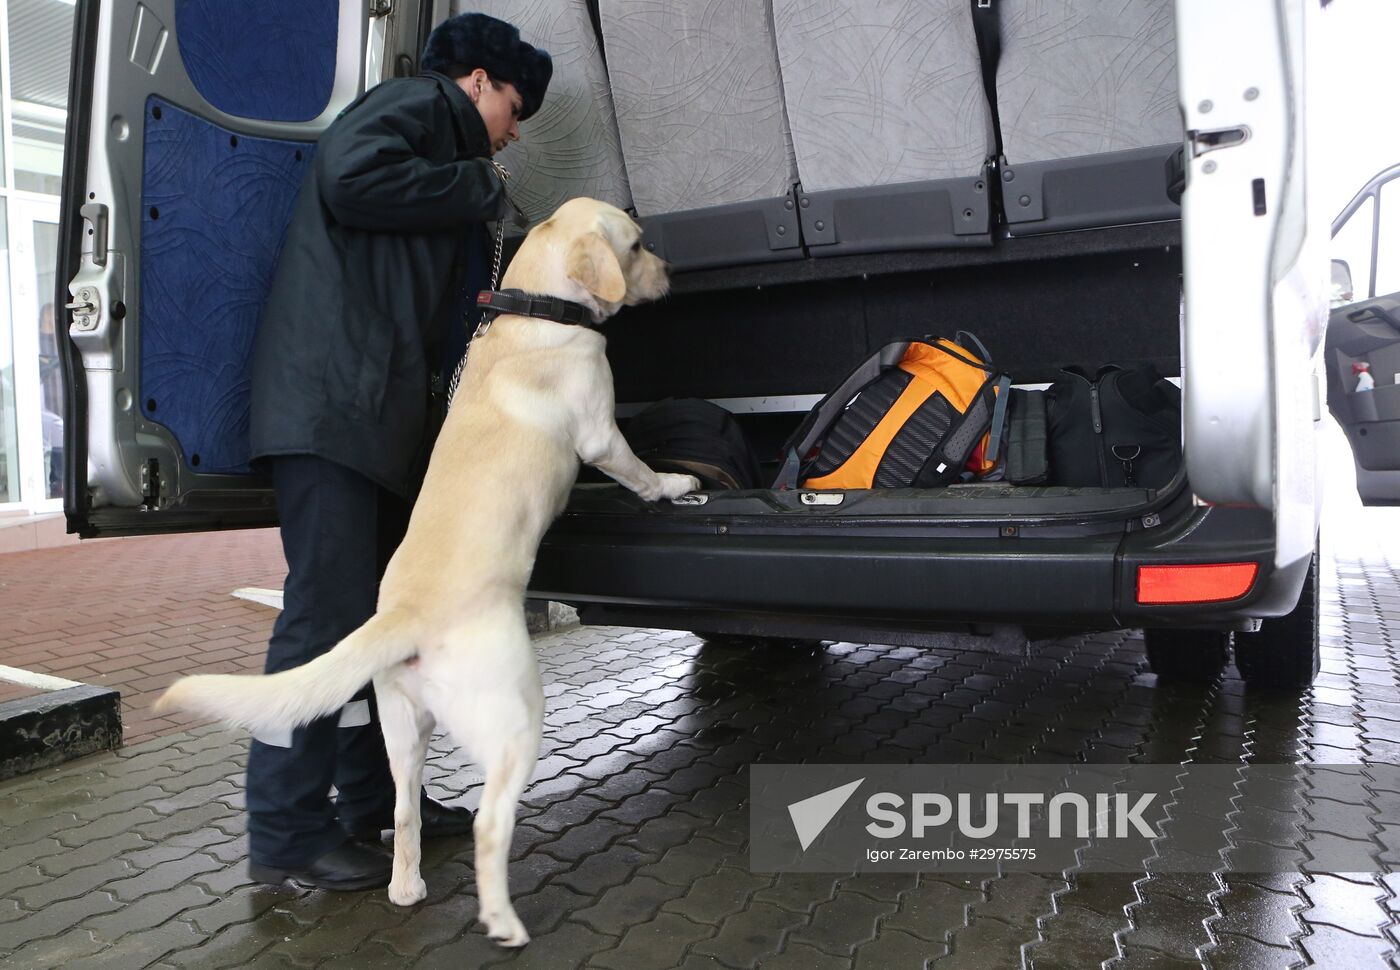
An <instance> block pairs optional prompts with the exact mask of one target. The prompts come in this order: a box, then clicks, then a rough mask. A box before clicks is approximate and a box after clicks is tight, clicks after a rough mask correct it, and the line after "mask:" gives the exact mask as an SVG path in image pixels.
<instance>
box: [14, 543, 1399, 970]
mask: <svg viewBox="0 0 1400 970" xmlns="http://www.w3.org/2000/svg"><path fill="white" fill-rule="evenodd" d="M1357 523H1359V525H1358V524H1357ZM1396 524H1397V519H1396V518H1395V517H1393V516H1391V517H1380V518H1358V519H1356V520H1355V522H1353V523H1352V524H1351V526H1348V527H1347V528H1344V529H1342V530H1341V532H1340V533H1334V535H1336V534H1339V535H1340V536H1341V537H1342V538H1344V539H1346V541H1345V542H1340V543H1338V542H1334V543H1333V544H1331V545H1329V546H1328V550H1327V551H1328V554H1327V555H1326V557H1325V564H1324V571H1323V584H1324V591H1325V592H1324V614H1325V620H1324V627H1323V644H1324V654H1323V672H1322V675H1321V677H1320V678H1319V679H1318V683H1317V686H1316V687H1315V688H1314V689H1313V690H1311V691H1308V692H1306V693H1304V694H1303V695H1301V696H1299V697H1294V698H1287V697H1278V696H1273V697H1268V696H1262V695H1258V694H1257V693H1254V692H1250V691H1247V690H1246V689H1245V688H1244V685H1243V683H1242V682H1241V681H1240V679H1239V677H1238V674H1237V672H1236V671H1235V670H1234V669H1233V668H1230V669H1229V670H1228V671H1227V673H1226V675H1225V676H1224V677H1223V678H1222V679H1220V680H1219V681H1218V682H1216V683H1215V684H1213V685H1209V686H1204V687H1187V686H1176V685H1168V684H1163V683H1159V682H1158V681H1157V678H1156V677H1155V676H1154V675H1153V674H1151V673H1149V672H1148V670H1147V665H1146V661H1145V657H1144V653H1143V643H1142V639H1141V636H1140V634H1138V633H1137V632H1134V631H1127V632H1119V633H1111V634H1098V635H1093V636H1080V637H1071V638H1066V639H1062V640H1056V641H1053V642H1042V643H1036V644H1034V645H1032V647H1031V649H1030V650H1029V651H1028V652H1027V653H1026V654H1024V655H1022V654H1015V655H1008V654H1005V653H998V652H994V651H988V650H985V649H982V648H978V647H976V646H975V645H968V644H966V643H963V644H957V645H950V646H944V647H935V648H928V649H910V648H894V647H886V646H880V645H870V644H856V643H824V644H821V645H819V646H812V645H794V644H781V643H768V644H765V645H763V646H761V647H753V646H734V645H730V646H725V645H722V644H705V643H702V642H701V641H700V640H698V639H696V638H695V637H693V636H691V635H689V634H687V633H684V632H678V631H664V630H627V629H616V628H586V627H585V628H574V629H572V630H568V631H564V632H561V633H557V634H554V635H551V636H548V637H544V638H541V639H540V640H538V641H537V646H538V650H539V655H540V658H541V666H542V669H543V673H544V678H545V682H546V694H547V701H548V707H547V714H546V738H545V742H544V750H543V751H542V754H541V761H540V765H539V767H538V769H537V771H536V773H535V776H534V779H533V781H532V783H531V786H530V788H529V789H528V791H527V792H526V795H525V798H524V802H523V804H522V805H521V808H520V812H519V824H518V826H517V829H516V834H515V841H514V846H513V851H512V861H511V876H510V878H511V889H512V892H513V894H514V897H515V900H516V905H517V907H518V909H519V911H520V914H521V917H522V919H523V920H524V922H525V923H526V925H527V926H528V927H529V929H530V931H531V933H532V934H533V936H534V941H533V942H532V943H531V944H530V945H529V947H527V948H526V949H525V950H524V951H522V952H520V953H508V952H505V951H501V950H499V949H496V948H495V947H493V946H492V945H491V944H489V943H488V942H487V940H486V939H485V937H484V935H483V934H482V933H481V931H480V929H479V928H478V927H477V926H476V925H475V924H474V917H475V913H476V898H475V887H474V884H473V878H472V855H471V843H470V840H463V841H452V842H444V843H435V844H429V846H428V847H427V850H426V852H425V858H424V865H423V871H424V875H425V878H426V881H427V884H428V892H429V895H428V898H427V899H426V900H425V901H424V902H423V903H421V904H419V905H417V906H415V907H411V908H407V909H400V908H397V907H394V906H393V905H391V904H390V903H389V902H388V900H387V898H386V896H385V894H384V893H383V892H382V891H376V892H366V893H354V894H329V893H321V892H311V891H299V890H291V889H281V890H275V889H268V888H264V887H260V886H255V885H253V884H251V883H250V882H249V880H248V878H247V876H246V871H245V849H246V843H245V834H244V833H245V829H244V817H243V802H242V784H243V780H242V778H243V766H244V758H245V752H246V738H245V737H244V736H243V735H242V734H240V733H238V732H235V731H230V730H226V729H223V728H220V727H217V726H213V725H196V726H190V725H184V724H178V723H173V722H170V723H157V722H155V721H154V720H153V719H150V718H149V717H148V716H146V715H144V714H143V713H142V711H143V710H144V708H143V706H142V705H144V704H145V703H147V697H148V695H150V694H151V693H153V692H155V691H157V690H158V689H159V688H160V687H161V686H163V684H164V682H165V681H167V680H168V679H169V678H170V677H172V676H174V675H176V674H178V673H179V672H183V671H184V670H187V669H191V668H192V667H197V666H199V665H200V661H201V660H205V661H210V662H209V663H208V664H207V665H205V666H204V669H246V668H249V667H252V666H255V665H256V662H257V660H258V657H259V655H260V652H261V646H262V642H263V640H264V639H265V637H266V631H267V629H268V626H269V624H270V621H271V616H272V612H271V611H270V610H267V609H266V608H264V607H258V606H255V605H252V604H247V603H242V602H239V601H235V600H231V599H230V598H229V596H228V592H229V591H230V590H231V589H233V588H235V587H237V586H246V585H266V586H276V585H278V583H279V582H280V575H279V570H280V568H281V567H280V555H279V554H278V552H277V550H276V546H275V543H274V542H273V541H271V540H272V536H271V534H269V533H243V534H231V535H224V536H217V535H216V536H191V537H176V538H166V539H144V540H124V541H122V542H112V543H103V544H94V545H84V546H79V547H70V548H66V549H60V550H53V551H50V552H41V553H25V554H16V555H15V556H10V557H0V615H3V616H5V617H6V624H7V625H6V629H5V630H4V631H0V663H6V664H12V665H19V666H22V665H24V663H27V664H29V665H30V666H31V667H32V668H34V669H46V670H49V671H50V672H54V673H59V674H62V675H64V676H72V669H71V668H69V669H68V670H67V672H65V669H64V663H70V664H71V663H72V660H71V659H69V660H64V659H63V658H64V657H68V658H79V659H83V661H84V662H83V663H82V664H78V665H77V666H82V667H86V668H87V669H88V670H90V671H92V674H91V675H90V677H91V679H92V680H93V681H95V682H99V683H113V684H116V685H118V686H122V687H123V688H124V689H131V690H134V691H135V696H136V699H135V700H134V701H133V700H130V699H128V700H127V704H128V705H129V706H128V708H127V710H128V712H129V714H128V716H129V717H130V718H131V719H132V723H133V724H134V725H135V726H137V728H138V731H139V733H138V734H137V736H136V739H135V740H134V743H129V744H128V745H127V746H126V747H124V748H123V749H122V750H120V751H119V752H117V753H114V754H109V755H102V756H94V757H91V758H87V759H84V760H82V761H80V762H75V763H72V764H69V765H65V766H61V767H59V768H56V769H51V770H46V771H43V772H41V773H38V774H36V775H32V776H29V777H26V778H23V779H18V780H15V781H11V782H8V783H5V784H3V785H0V970H10V968H15V970H19V968H24V970H43V968H50V967H60V966H61V967H63V968H64V970H87V968H89V967H93V968H96V967H101V968H103V970H118V968H133V970H135V968H141V967H154V968H159V970H178V968H187V967H190V968H193V967H198V968H200V970H206V968H208V970H212V968H220V967H231V968H232V967H251V968H281V970H295V968H305V970H312V968H320V967H325V968H335V970H346V968H376V967H394V968H404V967H413V968H437V967H443V968H447V967H451V968H454V970H456V968H462V967H477V966H509V967H517V966H519V967H541V968H550V970H555V968H565V967H598V968H616V970H645V968H650V967H657V968H672V967H681V968H685V970H695V968H702V967H703V968H732V970H743V968H757V967H761V968H764V970H788V968H800V970H827V968H844V967H858V968H873V970H886V968H904V967H924V966H932V967H934V968H936V970H950V968H1008V967H1034V968H1066V970H1068V968H1076V970H1077V968H1085V967H1096V966H1105V967H1111V968H1123V970H1126V968H1139V967H1144V968H1149V967H1150V968H1175V967H1183V968H1184V967H1200V966H1208V967H1214V968H1248V970H1254V968H1272V967H1301V966H1317V967H1344V968H1347V970H1352V968H1361V967H1381V966H1395V965H1397V964H1396V957H1395V954H1396V950H1397V945H1398V944H1400V923H1397V920H1396V914H1397V911H1400V876H1378V875H1372V874H1347V875H1319V876H1313V877H1306V876H1298V875H1282V876H1279V875H1258V876H1247V875H1226V876H1217V875H1214V874H1211V873H1203V874H1185V875H1182V874H1162V875H1152V876H1148V875H1147V874H1146V873H1137V874H1131V873H1130V874H1104V873H1093V872H1076V871H1071V872H1065V873H1058V874H1049V875H1047V874H1037V873H1008V874H1005V875H1002V876H991V875H986V876H975V877H970V878H958V877H955V876H946V875H940V876H934V875H927V874H922V875H921V874H862V875H852V874H845V875H820V874H819V875H792V874H783V875H776V876H775V875H769V874H755V873H753V872H751V871H750V869H749V866H748V848H749V846H748V838H749V829H748V799H749V790H748V782H747V770H748V767H749V766H750V765H752V764H755V763H761V762H771V763H797V762H804V761H807V762H828V763H845V762H866V763H879V762H931V763H939V762H965V761H974V762H979V761H995V762H1006V763H1013V762H1017V761H1032V760H1061V761H1075V760H1085V761H1105V760H1107V761H1112V762H1116V763H1198V762H1220V761H1229V762H1232V763H1239V764H1243V765H1248V764H1251V763H1257V762H1271V761H1294V760H1296V761H1317V762H1326V763H1333V762H1347V761H1357V760H1361V761H1371V762H1388V763H1394V762H1396V761H1397V760H1400V759H1398V758H1397V756H1398V755H1400V699H1398V698H1397V690H1396V687H1397V678H1400V636H1397V634H1400V630H1397V627H1398V626H1400V575H1398V573H1400V553H1398V552H1396V551H1395V550H1396V548H1397V546H1396V544H1395V543H1394V542H1393V541H1392V540H1390V539H1388V538H1387V536H1400V531H1397V530H1396V528H1395V527H1396ZM65 616H66V617H69V618H70V619H69V620H68V621H65V620H64V617H65ZM72 618H76V619H77V620H78V622H77V623H76V624H74V623H73V622H72ZM152 644H159V645H158V646H151V645H152ZM211 644H212V645H213V646H211ZM78 646H81V647H82V651H79V650H78V649H77V647H78ZM60 648H63V649H72V651H73V652H72V653H70V654H62V653H58V652H57V651H59V650H60ZM166 649H169V650H170V651H171V656H170V657H169V661H175V660H179V661H180V662H179V663H178V664H173V663H172V665H171V666H168V667H165V668H163V669H160V670H157V669H155V668H157V667H159V666H160V665H161V664H163V663H166V662H168V661H164V660H161V659H157V657H158V656H159V654H158V651H161V650H166ZM122 651H126V652H124V653H123V652H122ZM203 651H210V652H211V654H212V656H213V657H217V659H212V660H211V659H210V657H211V654H204V653H203ZM221 651H222V653H221ZM21 655H22V656H21ZM94 656H95V657H97V658H102V659H97V660H87V659H85V658H88V657H94ZM123 656H126V657H140V658H141V659H142V662H141V663H139V664H134V667H130V666H113V667H110V669H108V670H105V671H104V670H102V669H101V666H100V664H101V663H102V662H103V660H114V659H117V658H120V657H123ZM17 659H22V660H23V661H24V663H19V664H17V663H16V660H17ZM127 671H133V672H127ZM103 676H106V677H108V678H110V679H107V680H102V679H100V678H101V677H103ZM76 679H84V678H83V677H78V678H76ZM425 778H426V782H427V785H428V787H429V790H430V792H431V793H432V794H434V795H436V796H437V797H440V798H444V799H448V800H460V801H462V802H464V803H466V804H474V803H475V801H476V799H477V798H478V796H479V788H480V776H479V774H478V773H477V772H476V771H475V770H474V769H473V767H472V766H471V765H470V764H468V763H466V762H465V760H464V759H463V758H462V757H461V756H460V755H459V754H458V753H457V752H455V751H454V750H453V749H452V748H451V747H450V745H448V744H447V743H446V742H445V741H444V740H443V739H437V740H435V742H434V744H433V748H432V751H431V754H430V762H429V766H428V770H427V772H426V776H425ZM1335 814H1336V820H1335V821H1334V822H1333V823H1329V824H1336V825H1339V826H1344V825H1351V824H1360V825H1367V824H1371V823H1376V824H1382V823H1385V824H1400V820H1396V819H1388V818H1377V817H1376V814H1375V810H1374V805H1368V804H1362V803H1358V804H1356V805H1341V806H1338V807H1337V808H1336V809H1335ZM1348 819H1350V821H1348Z"/></svg>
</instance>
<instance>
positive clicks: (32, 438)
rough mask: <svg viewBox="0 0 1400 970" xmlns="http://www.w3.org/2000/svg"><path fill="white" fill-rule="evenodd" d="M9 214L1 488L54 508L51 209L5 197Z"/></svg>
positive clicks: (58, 490)
mask: <svg viewBox="0 0 1400 970" xmlns="http://www.w3.org/2000/svg"><path fill="white" fill-rule="evenodd" d="M8 210H9V211H8V219H7V230H8V231H7V235H8V237H9V248H10V272H11V279H10V307H9V310H10V322H11V331H12V333H11V341H10V348H11V350H12V359H11V360H10V367H9V368H8V369H7V373H8V375H9V385H10V386H9V387H8V388H6V389H5V391H4V392H2V393H4V395H5V397H6V407H7V413H6V416H5V417H4V418H3V419H0V424H3V427H0V451H3V453H4V459H5V464H6V468H5V470H4V472H3V473H0V483H2V484H3V487H4V490H5V493H6V494H5V496H4V497H5V499H7V500H8V502H10V503H18V505H19V506H22V507H26V508H29V509H33V510H49V509H52V510H57V509H59V508H61V507H62V498H63V491H62V482H63V386H62V380H61V378H60V375H59V359H58V343H57V341H58V340H59V339H60V336H61V329H60V328H59V326H58V325H57V324H56V321H58V320H61V319H62V318H63V314H64V311H63V308H62V307H58V308H55V306H54V300H55V296H54V294H55V292H56V280H57V260H58V203H57V202H56V201H44V200H36V199H27V198H15V197H11V198H10V200H9V205H8ZM55 311H57V312H55ZM9 408H12V410H9ZM11 418H12V419H13V420H11Z"/></svg>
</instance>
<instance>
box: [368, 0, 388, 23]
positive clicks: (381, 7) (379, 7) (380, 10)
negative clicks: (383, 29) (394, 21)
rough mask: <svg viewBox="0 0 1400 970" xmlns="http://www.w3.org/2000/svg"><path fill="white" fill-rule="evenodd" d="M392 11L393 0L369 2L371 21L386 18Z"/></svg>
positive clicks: (373, 0)
mask: <svg viewBox="0 0 1400 970" xmlns="http://www.w3.org/2000/svg"><path fill="white" fill-rule="evenodd" d="M393 10H394V0H369V16H370V19H371V20H374V19H377V18H379V17H387V16H389V14H390V13H392V12H393Z"/></svg>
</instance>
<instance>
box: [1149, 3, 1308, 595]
mask: <svg viewBox="0 0 1400 970" xmlns="http://www.w3.org/2000/svg"><path fill="white" fill-rule="evenodd" d="M1319 9H1320V8H1319V4H1318V3H1317V2H1316V0H1230V2H1229V3H1221V2H1220V0H1176V16H1177V58H1178V61H1177V64H1178V84H1179V97H1180V101H1181V108H1182V112H1183V115H1184V118H1185V122H1186V129H1187V144H1186V159H1187V173H1188V175H1187V177H1188V182H1187V188H1186V191H1185V193H1184V195H1183V197H1182V226H1183V228H1182V233H1183V241H1184V253H1183V256H1184V260H1183V262H1184V275H1185V280H1184V289H1185V297H1184V302H1183V325H1182V342H1183V347H1182V367H1183V383H1184V390H1185V414H1184V429H1183V430H1184V441H1185V451H1186V468H1187V476H1188V479H1189V480H1190V482H1191V485H1192V488H1193V489H1194V491H1195V493H1196V495H1197V496H1198V497H1199V498H1200V500H1202V501H1205V502H1209V503H1214V504H1220V505H1237V506H1246V507H1254V508H1264V509H1270V510H1271V511H1272V512H1273V515H1274V527H1275V533H1276V543H1275V560H1276V563H1277V565H1278V566H1279V567H1285V566H1288V565H1290V564H1292V563H1295V562H1297V561H1298V560H1300V559H1303V558H1304V557H1306V556H1310V555H1311V554H1312V552H1313V547H1314V543H1315V540H1316V533H1317V516H1318V509H1319V503H1318V496H1317V475H1316V466H1317V459H1316V448H1317V438H1318V430H1319V427H1320V424H1319V422H1320V419H1321V408H1320V401H1319V397H1320V395H1319V386H1318V381H1317V374H1318V359H1319V348H1320V345H1321V342H1322V335H1323V332H1324V329H1325V326H1326V320H1327V298H1326V280H1327V259H1326V240H1327V230H1328V222H1327V218H1326V215H1327V214H1326V213H1320V212H1318V211H1316V205H1315V200H1310V199H1309V193H1308V192H1307V191H1306V180H1307V175H1308V167H1307V152H1306V145H1307V140H1306V137H1305V134H1306V121H1307V118H1306V100H1307V99H1306V92H1307V70H1306V61H1305V57H1304V53H1305V46H1304V45H1305V38H1306V36H1307V34H1308V33H1309V32H1310V29H1309V25H1310V24H1311V23H1313V22H1314V20H1315V18H1316V17H1317V15H1318V11H1319ZM1314 194H1315V193H1314ZM1310 206H1311V208H1310Z"/></svg>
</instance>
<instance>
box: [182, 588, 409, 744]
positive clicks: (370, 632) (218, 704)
mask: <svg viewBox="0 0 1400 970" xmlns="http://www.w3.org/2000/svg"><path fill="white" fill-rule="evenodd" d="M417 627H418V624H417V623H415V622H414V621H413V618H412V617H411V616H410V615H407V614H405V613H403V612H401V611H390V612H387V613H379V614H376V615H375V616H373V617H371V618H370V620H369V621H368V622H367V623H365V624H364V626H362V627H360V628H359V629H358V630H356V631H355V632H354V633H352V634H350V635H349V636H348V637H346V638H345V639H344V640H341V641H340V643H338V644H336V645H335V647H334V648H332V649H331V650H330V651H328V652H326V653H324V654H322V655H321V656H319V657H317V658H316V659H315V660H312V661H311V662H310V663H305V664H302V665H301V666H300V667H294V668H292V669H291V670H284V671H281V672H280V673H275V674H266V675H253V676H250V675H246V674H204V675H200V676H196V677H182V678H181V679H180V680H177V681H176V682H175V683H174V684H172V685H170V688H169V689H168V690H166V692H165V693H164V694H163V695H161V698H160V700H158V701H156V704H155V711H156V713H157V714H161V713H164V712H167V711H171V710H175V709H179V710H184V711H189V712H191V713H195V714H203V715H205V716H207V717H213V718H216V719H218V720H220V721H223V722H224V723H226V724H231V725H233V726H235V727H241V728H246V729H248V730H249V731H252V732H254V733H257V732H261V731H271V730H290V729H291V728H294V727H300V726H301V725H303V724H307V723H309V722H311V721H314V720H315V719H316V718H318V717H324V716H325V715H327V714H330V713H331V712H333V711H335V710H338V709H339V708H340V707H342V706H344V705H345V704H346V703H347V702H348V701H349V700H350V698H352V697H353V696H354V695H355V693H356V692H357V691H359V689H360V688H361V687H363V686H365V684H367V683H369V682H370V680H371V678H373V677H374V675H375V674H377V673H379V672H380V671H381V670H387V669H388V668H389V667H392V666H393V665H394V664H396V663H401V662H402V661H404V660H407V659H409V658H410V657H412V656H413V655H414V654H415V653H417V651H418V638H417V633H418V629H417Z"/></svg>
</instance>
